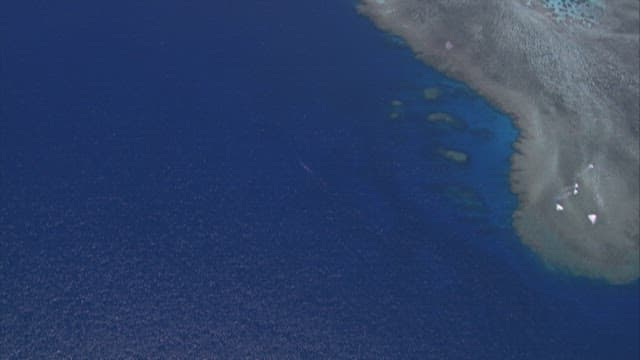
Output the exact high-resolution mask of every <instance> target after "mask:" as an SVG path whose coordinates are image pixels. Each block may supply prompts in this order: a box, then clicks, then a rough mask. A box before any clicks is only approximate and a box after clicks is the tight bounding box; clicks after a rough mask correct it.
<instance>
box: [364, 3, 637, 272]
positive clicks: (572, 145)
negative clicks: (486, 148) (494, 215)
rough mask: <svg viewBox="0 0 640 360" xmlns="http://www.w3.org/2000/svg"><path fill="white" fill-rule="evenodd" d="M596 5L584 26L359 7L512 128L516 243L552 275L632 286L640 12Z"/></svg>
mask: <svg viewBox="0 0 640 360" xmlns="http://www.w3.org/2000/svg"><path fill="white" fill-rule="evenodd" d="M604 3H605V6H606V7H605V8H604V10H603V11H602V12H601V14H599V17H598V18H596V19H595V21H592V22H590V24H589V26H586V25H584V24H580V23H578V22H575V21H574V22H568V21H558V20H556V19H554V18H553V16H552V14H551V13H549V12H548V11H547V10H546V9H544V8H543V7H541V6H540V1H538V0H531V1H529V0H483V1H476V0H429V1H421V0H361V4H360V6H359V10H360V11H361V12H362V13H363V14H365V15H367V16H368V17H370V18H371V19H372V20H373V21H374V23H375V24H376V25H377V26H378V27H379V28H381V29H383V30H385V31H389V32H392V33H393V34H395V35H398V36H401V37H403V38H404V39H405V41H406V42H407V43H408V44H409V45H410V46H411V48H412V49H413V51H414V52H415V53H416V55H417V56H418V57H419V58H420V59H422V60H423V61H425V62H426V63H428V64H430V65H432V66H434V67H435V68H437V69H438V70H440V71H444V72H446V73H447V74H449V75H450V76H452V77H454V78H457V79H459V80H461V81H464V82H465V83H467V84H468V85H469V86H470V87H472V88H474V89H475V90H476V91H478V92H479V93H480V94H482V95H483V96H484V97H486V98H487V99H488V100H489V101H491V102H492V103H493V104H494V105H496V106H497V107H498V108H500V109H501V110H502V111H504V112H506V113H508V114H509V115H510V116H511V117H512V118H513V119H514V121H515V125H516V126H517V127H518V128H519V129H520V138H519V139H518V141H517V143H516V144H515V148H516V152H515V155H514V156H513V157H512V171H511V183H512V190H513V191H514V192H515V193H516V194H517V195H518V199H519V208H518V210H517V212H516V213H515V214H514V225H515V228H516V230H517V231H518V233H519V235H520V237H521V239H522V241H523V242H524V243H525V244H527V245H528V246H529V247H530V248H531V249H533V250H534V251H535V252H537V253H538V254H539V255H541V257H542V259H544V260H545V262H546V263H547V264H549V265H550V266H552V267H554V268H557V269H562V270H567V271H570V272H572V273H574V274H578V275H584V276H589V277H593V278H600V279H605V280H607V281H610V282H612V283H627V282H631V281H634V280H637V279H638V277H639V276H640V230H639V221H638V217H639V215H640V213H639V207H640V206H639V202H640V200H639V187H640V183H639V171H640V170H639V164H640V162H639V159H640V149H639V148H640V146H639V143H638V141H639V140H638V139H639V136H640V130H639V124H640V119H639V117H640V105H639V103H638V99H639V96H640V90H639V89H640V86H639V83H640V79H639V77H640V61H639V56H638V53H639V51H640V46H639V44H640V41H639V39H640V35H639V26H640V21H639V12H640V2H638V1H637V0H609V1H605V2H604Z"/></svg>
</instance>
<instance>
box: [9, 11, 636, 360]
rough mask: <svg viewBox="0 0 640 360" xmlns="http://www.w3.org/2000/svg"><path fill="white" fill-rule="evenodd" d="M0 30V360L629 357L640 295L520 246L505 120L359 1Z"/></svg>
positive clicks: (85, 16)
mask: <svg viewBox="0 0 640 360" xmlns="http://www.w3.org/2000/svg"><path fill="white" fill-rule="evenodd" d="M0 14H1V15H0V19H1V21H0V25H1V28H0V40H1V43H0V51H1V54H0V56H1V57H0V65H1V69H0V70H1V74H0V75H1V78H0V91H1V93H0V106H1V108H0V111H1V113H0V116H1V117H0V120H1V122H0V176H1V178H0V181H1V182H0V358H15V359H21V358H38V357H45V358H67V357H70V356H71V357H80V358H165V357H178V358H239V357H249V358H397V359H401V358H420V359H428V358H433V359H507V358H512V359H603V358H608V359H627V358H628V359H633V358H637V357H638V353H639V350H638V336H639V331H638V321H639V315H638V285H637V283H636V284H633V285H631V286H618V287H613V286H608V285H605V284H602V283H599V282H593V281H587V280H581V279H576V278H572V277H570V276H565V275H561V274H558V273H553V272H549V271H547V270H545V268H544V265H543V264H541V263H540V262H539V260H538V259H537V258H536V257H535V256H534V255H532V254H531V252H530V251H529V250H528V249H526V248H524V247H523V246H522V245H520V243H519V241H518V239H517V238H516V237H515V235H514V233H513V229H512V228H511V226H510V216H511V213H512V211H513V210H514V209H515V207H516V199H515V197H514V196H513V195H512V194H511V193H510V192H509V186H508V170H509V156H510V154H511V151H512V150H511V144H512V143H513V141H514V140H515V138H516V136H517V132H516V131H515V129H513V128H512V126H511V124H510V122H509V119H508V118H507V117H505V116H504V115H501V114H500V113H498V112H497V111H496V110H495V109H492V108H491V107H490V106H489V105H488V104H487V103H485V102H484V101H483V100H482V99H481V98H479V97H478V96H477V95H475V94H474V93H473V92H472V91H471V90H469V89H467V88H466V87H465V86H464V85H462V84H460V83H456V82H454V81H452V80H451V79H447V78H445V77H444V76H443V75H441V74H439V73H437V72H435V71H433V70H432V69H429V68H427V67H426V66H424V65H423V64H421V63H419V62H417V61H415V60H414V59H413V56H412V54H411V53H410V51H409V50H408V49H406V48H403V47H402V46H401V45H399V44H398V41H396V40H394V39H393V38H391V37H389V36H388V35H385V34H383V33H381V32H379V31H378V30H376V29H375V28H374V27H373V25H372V24H371V23H370V22H369V21H368V20H367V19H366V18H363V17H360V16H359V15H358V14H357V13H356V12H355V10H354V4H353V3H351V2H349V1H333V2H330V1H298V2H293V1H292V2H287V4H286V5H283V4H276V3H274V2H270V1H269V2H267V1H252V2H240V1H217V2H211V1H189V2H175V1H167V0H164V1H138V2H133V1H126V2H125V1H115V2H113V1H112V2H108V3H105V2H86V1H70V2H64V3H62V4H60V3H53V2H42V1H20V2H11V3H9V2H3V3H2V4H1V5H0ZM429 86H438V87H439V88H440V89H441V90H442V92H443V95H442V96H441V97H440V98H439V99H438V100H437V101H434V102H427V101H425V100H424V99H423V98H422V90H423V89H424V88H425V87H429ZM392 100H401V101H402V102H403V105H402V106H401V107H400V108H399V109H395V110H394V108H393V106H392V105H391V101H392ZM393 111H397V112H398V113H399V116H398V118H396V119H391V118H390V117H389V114H390V112H393ZM430 112H448V113H450V114H452V115H453V116H455V117H456V118H458V119H460V120H461V121H463V122H464V123H463V126H459V127H455V128H453V127H450V126H443V125H442V124H440V125H438V124H434V123H431V122H429V121H427V120H426V116H427V114H428V113H430ZM440 148H452V149H456V150H460V151H464V152H466V153H468V154H469V160H468V162H467V163H466V164H457V163H454V162H451V161H447V160H444V159H443V158H442V157H441V156H439V155H438V153H437V149H440Z"/></svg>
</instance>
